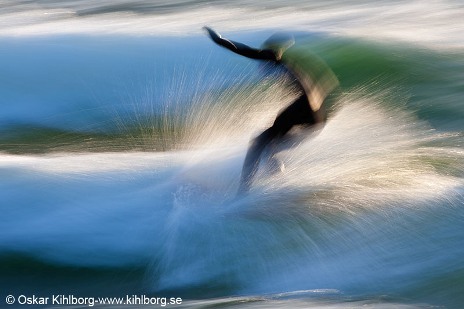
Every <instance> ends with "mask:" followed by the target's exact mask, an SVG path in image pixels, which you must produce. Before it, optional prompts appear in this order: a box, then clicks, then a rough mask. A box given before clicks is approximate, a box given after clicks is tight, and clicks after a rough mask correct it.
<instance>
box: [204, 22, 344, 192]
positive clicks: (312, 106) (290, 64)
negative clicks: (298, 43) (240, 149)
mask: <svg viewBox="0 0 464 309" xmlns="http://www.w3.org/2000/svg"><path fill="white" fill-rule="evenodd" d="M204 29H205V30H206V31H207V33H208V34H209V36H210V37H211V39H212V40H213V41H214V42H215V43H216V44H218V45H220V46H222V47H225V48H227V49H228V50H230V51H232V52H234V53H236V54H239V55H241V56H245V57H247V58H251V59H256V60H261V61H265V62H267V63H269V64H271V65H272V66H275V67H276V68H277V67H280V68H284V70H285V71H287V72H288V74H289V76H290V77H292V80H294V84H295V85H296V86H297V88H298V89H299V90H300V93H301V95H299V96H298V98H297V99H296V100H295V101H294V102H293V103H292V104H290V105H289V106H288V107H287V108H285V109H284V110H283V111H281V112H280V113H279V115H278V116H277V117H276V119H275V121H274V124H273V125H272V126H271V127H270V128H268V129H266V130H265V131H264V132H262V133H261V134H260V135H259V136H257V137H256V138H254V139H253V140H252V141H251V143H250V146H249V148H248V151H247V154H246V156H245V162H244V163H243V167H242V174H241V179H240V185H239V193H240V192H247V191H248V190H249V189H250V186H251V184H252V182H253V178H254V176H255V174H256V172H257V171H258V167H259V161H260V156H261V154H262V152H263V150H264V149H265V148H266V146H268V145H269V144H270V143H271V142H273V141H275V140H278V139H280V138H282V137H283V136H284V135H285V134H286V133H287V132H288V131H290V129H291V128H292V127H293V126H295V125H305V126H310V127H313V126H315V125H317V124H323V123H324V122H325V120H326V114H325V111H324V108H323V106H322V103H323V102H324V100H325V98H326V97H327V96H328V95H329V94H330V92H331V91H332V90H333V89H334V88H335V87H336V86H337V85H338V81H337V79H336V78H335V76H334V75H333V73H332V72H331V71H330V69H328V67H327V65H325V64H324V65H323V64H321V63H322V61H321V60H320V59H319V60H318V61H311V60H313V59H314V58H313V59H310V60H308V59H305V57H304V55H305V53H303V54H302V53H301V51H297V49H296V48H295V47H293V46H294V44H295V40H294V38H293V36H292V35H289V34H284V33H276V34H274V35H272V36H271V37H269V38H268V39H267V40H266V41H265V42H264V43H263V45H262V47H261V48H260V49H256V48H252V47H249V46H247V45H245V44H242V43H239V42H234V41H231V40H228V39H225V38H223V37H222V36H221V35H220V34H219V33H218V32H216V31H214V30H213V29H211V28H210V27H204ZM292 50H293V51H292ZM308 61H309V62H313V63H312V64H311V63H310V64H311V65H313V68H312V69H310V70H309V71H308V70H307V68H305V66H306V67H307V64H308ZM314 62H318V63H317V64H316V66H314ZM314 72H316V73H317V74H312V73H314ZM312 75H313V76H312Z"/></svg>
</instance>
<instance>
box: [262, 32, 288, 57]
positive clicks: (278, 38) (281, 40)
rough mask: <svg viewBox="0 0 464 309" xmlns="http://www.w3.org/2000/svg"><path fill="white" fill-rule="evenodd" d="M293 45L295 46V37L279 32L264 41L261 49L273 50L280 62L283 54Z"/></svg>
mask: <svg viewBox="0 0 464 309" xmlns="http://www.w3.org/2000/svg"><path fill="white" fill-rule="evenodd" d="M293 44H295V38H294V37H293V35H291V34H289V33H285V32H277V33H274V34H273V35H271V36H270V37H269V38H268V39H267V40H266V41H264V43H263V45H262V46H261V48H262V49H271V50H273V51H274V52H275V54H276V57H277V60H280V58H282V55H283V53H284V52H285V51H286V50H287V49H288V48H290V47H291V46H292V45H293Z"/></svg>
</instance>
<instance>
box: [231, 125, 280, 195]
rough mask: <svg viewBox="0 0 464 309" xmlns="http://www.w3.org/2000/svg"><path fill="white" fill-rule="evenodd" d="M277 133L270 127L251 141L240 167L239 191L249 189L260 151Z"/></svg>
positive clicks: (256, 169) (257, 164)
mask: <svg viewBox="0 0 464 309" xmlns="http://www.w3.org/2000/svg"><path fill="white" fill-rule="evenodd" d="M277 134H278V131H276V129H275V128H274V127H270V128H269V129H267V130H266V131H264V132H263V133H261V134H260V135H259V136H258V137H256V138H255V139H253V140H252V141H251V144H250V147H248V151H247V154H246V156H245V162H244V163H243V167H242V175H241V179H240V186H239V189H238V191H239V192H247V191H248V190H249V189H250V186H251V184H252V182H253V178H254V176H255V175H256V172H257V171H258V166H259V158H260V156H261V153H262V152H263V150H264V148H266V146H267V145H268V144H269V143H270V142H271V141H272V140H273V139H274V138H275V137H276V136H277Z"/></svg>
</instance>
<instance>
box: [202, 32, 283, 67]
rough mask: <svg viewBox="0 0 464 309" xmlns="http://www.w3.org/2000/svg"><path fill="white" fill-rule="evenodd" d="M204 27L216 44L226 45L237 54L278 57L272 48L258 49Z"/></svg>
mask: <svg viewBox="0 0 464 309" xmlns="http://www.w3.org/2000/svg"><path fill="white" fill-rule="evenodd" d="M203 29H205V30H206V31H207V32H208V34H209V36H210V37H211V39H212V40H213V41H214V42H215V43H216V44H218V45H220V46H222V47H225V48H227V49H228V50H230V51H232V52H234V53H236V54H239V55H241V56H245V57H247V58H251V59H258V60H270V61H277V57H276V55H275V53H274V52H273V51H272V50H269V49H256V48H252V47H250V46H247V45H245V44H242V43H239V42H234V41H231V40H228V39H224V38H223V37H222V36H221V35H220V34H219V33H217V32H216V31H214V30H213V29H211V28H210V27H203Z"/></svg>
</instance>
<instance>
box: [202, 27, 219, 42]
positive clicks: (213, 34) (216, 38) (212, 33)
mask: <svg viewBox="0 0 464 309" xmlns="http://www.w3.org/2000/svg"><path fill="white" fill-rule="evenodd" d="M203 29H204V30H206V32H208V34H209V36H210V37H211V39H212V40H213V41H214V42H217V41H219V40H220V39H221V38H222V37H221V35H220V34H219V33H217V32H216V31H214V30H213V29H211V28H210V27H207V26H204V27H203Z"/></svg>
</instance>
